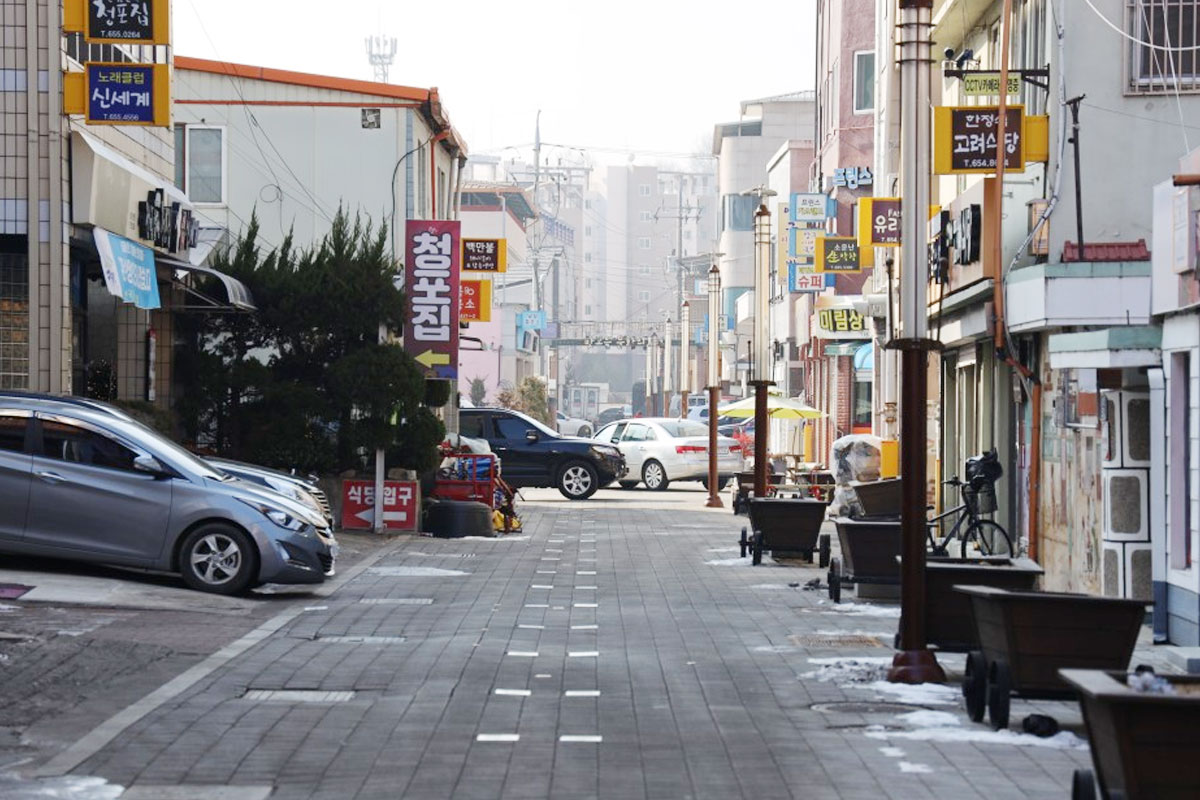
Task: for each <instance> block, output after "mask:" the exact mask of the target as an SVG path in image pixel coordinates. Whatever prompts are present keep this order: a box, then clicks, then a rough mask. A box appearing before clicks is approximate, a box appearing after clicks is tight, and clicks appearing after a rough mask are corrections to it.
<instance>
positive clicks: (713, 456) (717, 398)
mask: <svg viewBox="0 0 1200 800" xmlns="http://www.w3.org/2000/svg"><path fill="white" fill-rule="evenodd" d="M719 402H721V389H720V387H717V386H710V387H708V502H707V503H705V504H704V505H705V507H707V508H724V507H725V504H724V503H722V502H721V497H720V495H718V494H717V482H718V481H719V478H718V477H717V403H719Z"/></svg>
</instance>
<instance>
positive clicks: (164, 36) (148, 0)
mask: <svg viewBox="0 0 1200 800" xmlns="http://www.w3.org/2000/svg"><path fill="white" fill-rule="evenodd" d="M63 30H64V31H66V32H68V33H82V34H83V36H84V39H85V40H87V41H89V42H107V43H111V44H170V43H171V16H170V4H169V2H168V0H66V2H64V3H63Z"/></svg>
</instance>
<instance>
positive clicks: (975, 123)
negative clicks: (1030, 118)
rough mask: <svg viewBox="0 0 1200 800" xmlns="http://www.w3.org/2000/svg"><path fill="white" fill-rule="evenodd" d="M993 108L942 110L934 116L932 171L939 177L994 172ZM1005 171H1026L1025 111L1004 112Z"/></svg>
mask: <svg viewBox="0 0 1200 800" xmlns="http://www.w3.org/2000/svg"><path fill="white" fill-rule="evenodd" d="M999 122H1000V112H999V109H998V108H997V107H996V106H941V107H939V108H935V109H934V115H933V137H934V138H933V143H934V150H933V171H934V172H935V173H937V174H939V175H952V174H960V173H972V172H979V173H988V172H995V171H996V127H997V125H998V124H999ZM1004 169H1005V171H1006V172H1024V171H1025V107H1024V106H1008V107H1007V108H1006V109H1005V129H1004Z"/></svg>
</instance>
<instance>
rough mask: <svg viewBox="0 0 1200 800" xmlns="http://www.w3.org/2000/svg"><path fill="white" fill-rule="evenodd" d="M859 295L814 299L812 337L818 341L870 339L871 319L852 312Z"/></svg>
mask: <svg viewBox="0 0 1200 800" xmlns="http://www.w3.org/2000/svg"><path fill="white" fill-rule="evenodd" d="M855 301H859V302H861V301H862V296H861V295H822V296H820V297H817V298H816V302H815V303H814V312H813V317H812V335H813V336H815V337H817V338H818V339H870V338H871V319H870V318H869V317H865V316H863V315H862V314H860V313H859V312H857V311H855V310H854V303H855Z"/></svg>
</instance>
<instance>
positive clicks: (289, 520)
mask: <svg viewBox="0 0 1200 800" xmlns="http://www.w3.org/2000/svg"><path fill="white" fill-rule="evenodd" d="M238 500H241V501H242V502H243V503H245V504H246V505H248V506H250V507H251V508H253V509H254V510H255V511H257V512H258V513H260V514H262V515H263V516H264V517H266V518H267V519H269V520H271V522H274V523H275V524H276V525H278V526H279V527H281V528H284V529H285V530H289V531H294V532H296V533H300V534H303V535H305V536H312V535H313V531H312V529H311V528H309V527H308V522H307V521H306V520H303V519H301V518H299V517H294V516H292V515H291V514H290V513H289V512H287V511H284V510H283V509H281V508H276V507H275V506H272V505H269V504H267V503H263V502H261V501H258V500H247V499H246V498H244V497H239V498H238Z"/></svg>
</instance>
